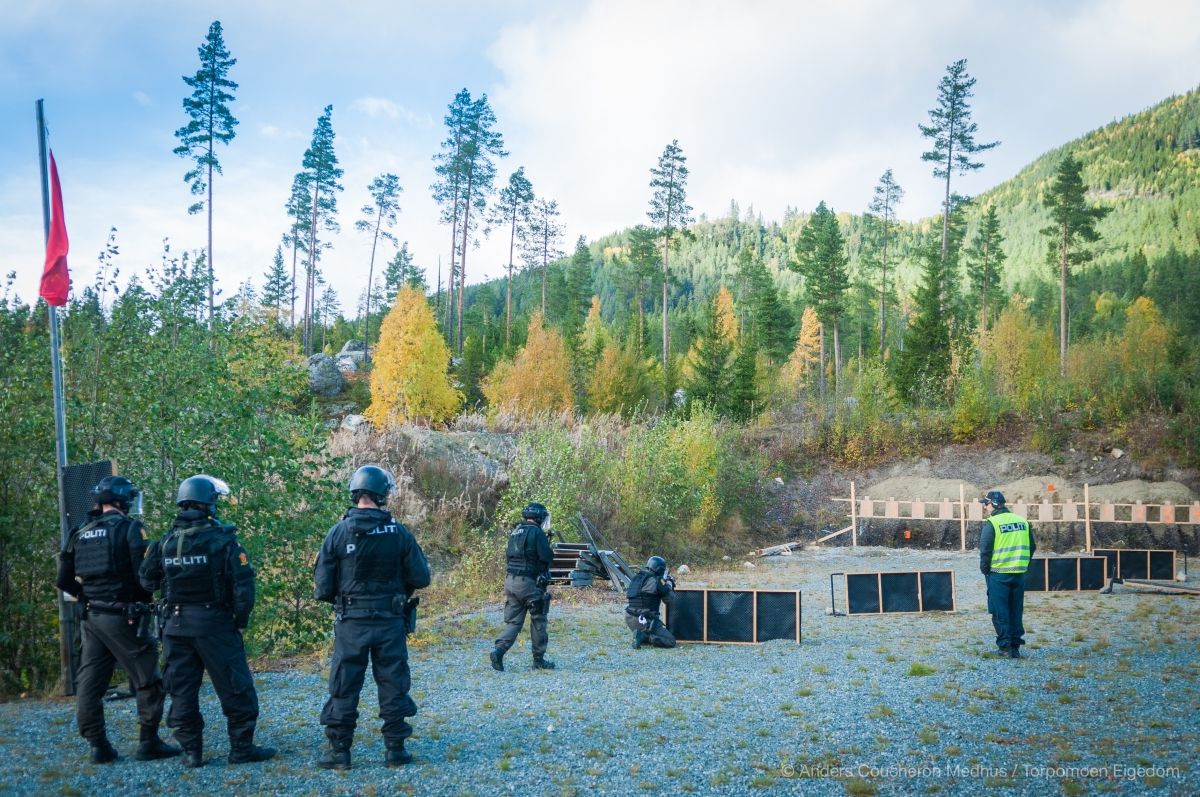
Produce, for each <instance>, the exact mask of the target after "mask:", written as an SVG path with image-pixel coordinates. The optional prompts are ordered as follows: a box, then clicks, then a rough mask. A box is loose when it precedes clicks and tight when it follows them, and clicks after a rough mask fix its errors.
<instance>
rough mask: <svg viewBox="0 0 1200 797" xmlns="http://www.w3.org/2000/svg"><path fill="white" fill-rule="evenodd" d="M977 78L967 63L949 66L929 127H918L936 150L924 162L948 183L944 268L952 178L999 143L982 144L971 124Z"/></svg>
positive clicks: (974, 166) (968, 169)
mask: <svg viewBox="0 0 1200 797" xmlns="http://www.w3.org/2000/svg"><path fill="white" fill-rule="evenodd" d="M974 88H975V78H973V77H971V76H970V75H968V74H967V60H966V59H965V58H963V59H960V60H958V61H955V62H954V63H953V64H950V65H949V66H947V67H946V74H945V75H944V76H943V77H942V79H941V81H940V82H939V83H938V97H937V107H935V108H933V109H932V110H930V111H929V122H930V123H929V124H928V125H922V124H918V125H917V127H919V128H920V129H921V135H923V136H924V137H925V138H928V139H931V140H932V142H933V148H932V149H930V150H929V151H927V152H924V153H922V155H921V160H923V161H926V162H929V163H932V164H934V167H933V176H934V177H939V178H943V179H945V181H946V196H945V199H944V201H943V205H942V208H943V212H942V253H941V258H942V266H943V268H944V267H945V261H946V255H947V253H948V251H949V247H950V215H951V213H953V211H954V208H953V207H952V206H951V202H950V176H951V175H952V174H958V175H960V176H961V175H964V174H967V173H968V172H971V171H975V170H976V169H981V168H983V164H982V163H979V162H977V161H973V160H971V156H972V155H976V154H978V153H980V152H987V151H988V150H990V149H992V148H994V147H996V146H997V145H999V143H1000V142H999V141H992V142H989V143H987V144H979V143H976V141H975V133H976V132H977V131H978V129H979V126H978V125H976V124H975V123H974V122H972V121H971V106H970V103H969V100H970V99H971V97H973V96H974V95H975V92H974V91H973V89H974Z"/></svg>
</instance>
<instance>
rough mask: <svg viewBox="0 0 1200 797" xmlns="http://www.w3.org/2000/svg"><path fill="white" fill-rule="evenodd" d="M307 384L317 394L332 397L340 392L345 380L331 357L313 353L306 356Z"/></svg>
mask: <svg viewBox="0 0 1200 797" xmlns="http://www.w3.org/2000/svg"><path fill="white" fill-rule="evenodd" d="M308 384H309V387H311V388H312V392H314V393H316V394H317V395H318V396H324V397H326V398H332V397H333V396H336V395H337V394H339V393H341V392H342V389H343V388H344V387H345V386H346V380H345V378H343V377H342V372H341V371H339V370H338V367H337V363H335V362H334V359H333V358H332V357H330V356H329V355H328V354H314V355H313V356H311V357H309V358H308Z"/></svg>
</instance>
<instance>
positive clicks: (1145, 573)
mask: <svg viewBox="0 0 1200 797" xmlns="http://www.w3.org/2000/svg"><path fill="white" fill-rule="evenodd" d="M1092 553H1093V554H1094V555H1096V556H1103V557H1104V558H1105V559H1107V560H1108V567H1107V568H1105V569H1106V571H1107V572H1108V573H1109V574H1111V575H1112V576H1113V578H1120V579H1125V578H1135V579H1145V580H1147V581H1174V580H1175V573H1176V568H1177V567H1178V563H1177V562H1176V557H1177V556H1178V553H1177V552H1176V551H1170V550H1151V549H1145V548H1093V549H1092Z"/></svg>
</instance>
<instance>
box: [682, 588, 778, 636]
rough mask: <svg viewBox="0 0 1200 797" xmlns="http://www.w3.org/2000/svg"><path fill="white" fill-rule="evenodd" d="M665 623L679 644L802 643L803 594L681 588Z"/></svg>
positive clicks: (776, 591)
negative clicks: (788, 641) (782, 641)
mask: <svg viewBox="0 0 1200 797" xmlns="http://www.w3.org/2000/svg"><path fill="white" fill-rule="evenodd" d="M665 622H666V625H667V629H668V630H669V631H670V632H671V633H672V634H674V635H675V638H676V639H677V640H678V641H680V642H710V643H722V644H730V645H753V644H757V643H761V642H769V641H771V640H773V639H787V640H791V641H793V642H799V641H800V591H799V590H749V589H740V590H739V589H680V590H676V591H675V600H674V601H673V602H672V603H671V604H670V605H669V606H667V607H666V608H665Z"/></svg>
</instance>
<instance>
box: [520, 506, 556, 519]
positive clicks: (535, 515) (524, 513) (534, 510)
mask: <svg viewBox="0 0 1200 797" xmlns="http://www.w3.org/2000/svg"><path fill="white" fill-rule="evenodd" d="M521 517H522V518H524V519H525V520H532V521H533V522H534V523H538V524H541V522H542V521H543V520H545V519H546V518H548V517H550V511H549V510H548V509H546V507H545V506H543V505H542V504H526V505H525V508H524V509H522V510H521Z"/></svg>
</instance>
